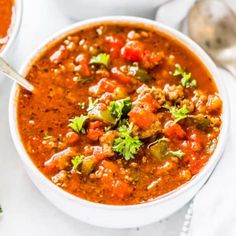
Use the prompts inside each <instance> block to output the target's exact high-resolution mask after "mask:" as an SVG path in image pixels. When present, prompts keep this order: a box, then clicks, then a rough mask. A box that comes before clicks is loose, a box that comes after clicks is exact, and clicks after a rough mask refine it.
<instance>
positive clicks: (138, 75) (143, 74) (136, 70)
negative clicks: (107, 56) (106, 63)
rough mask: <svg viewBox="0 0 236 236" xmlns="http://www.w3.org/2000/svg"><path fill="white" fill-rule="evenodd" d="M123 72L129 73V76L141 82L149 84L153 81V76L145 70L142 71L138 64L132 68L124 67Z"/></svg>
mask: <svg viewBox="0 0 236 236" xmlns="http://www.w3.org/2000/svg"><path fill="white" fill-rule="evenodd" d="M120 69H121V71H123V72H125V73H128V75H130V76H133V77H134V78H135V79H137V80H140V81H141V82H144V83H145V82H148V81H150V80H151V78H152V77H151V76H150V75H149V74H148V72H147V71H146V70H144V69H141V68H140V67H139V66H138V64H137V63H134V64H133V65H132V66H122V67H121V68H120Z"/></svg>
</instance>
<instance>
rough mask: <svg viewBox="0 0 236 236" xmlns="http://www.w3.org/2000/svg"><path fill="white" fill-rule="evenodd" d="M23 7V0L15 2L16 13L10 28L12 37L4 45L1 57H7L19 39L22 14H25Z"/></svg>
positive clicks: (0, 53) (0, 52)
mask: <svg viewBox="0 0 236 236" xmlns="http://www.w3.org/2000/svg"><path fill="white" fill-rule="evenodd" d="M22 5H23V3H22V0H15V1H14V11H13V16H12V25H11V28H10V37H9V40H8V42H7V43H6V45H4V47H3V48H2V50H1V51H0V56H1V57H4V56H7V53H8V52H9V51H10V49H11V48H12V46H13V44H14V42H15V40H16V38H17V35H18V32H19V29H20V25H21V20H22V13H23V6H22Z"/></svg>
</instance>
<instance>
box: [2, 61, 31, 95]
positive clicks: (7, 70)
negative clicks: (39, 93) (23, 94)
mask: <svg viewBox="0 0 236 236" xmlns="http://www.w3.org/2000/svg"><path fill="white" fill-rule="evenodd" d="M0 73H2V74H4V75H6V76H7V77H8V78H10V79H12V80H14V81H16V82H17V83H19V84H20V85H21V86H22V87H24V88H25V89H27V90H28V91H31V92H32V91H33V89H34V87H33V85H32V84H31V83H29V82H28V81H27V80H26V79H25V78H23V77H22V76H21V75H20V74H18V73H17V72H16V71H15V70H14V69H13V68H12V67H11V66H10V65H8V63H7V62H6V61H5V60H4V59H3V58H1V57H0Z"/></svg>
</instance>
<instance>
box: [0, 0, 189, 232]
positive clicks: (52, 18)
mask: <svg viewBox="0 0 236 236" xmlns="http://www.w3.org/2000/svg"><path fill="white" fill-rule="evenodd" d="M55 3H56V0H37V1H33V0H24V16H23V22H22V27H21V30H20V33H19V37H18V39H17V42H16V47H15V48H14V49H13V50H12V52H11V54H10V55H9V56H8V61H9V62H10V63H11V64H12V65H14V66H15V67H16V68H19V67H20V65H21V64H22V62H23V61H24V60H25V58H26V57H27V56H28V55H29V54H30V53H31V51H32V50H33V49H34V48H35V47H36V46H37V45H38V44H39V43H41V42H42V41H43V40H44V39H45V38H47V37H48V36H49V35H51V34H52V33H54V32H56V31H57V30H59V29H61V28H63V27H64V26H66V25H68V24H70V23H72V22H71V21H70V20H69V19H67V18H65V16H63V14H62V13H61V12H60V11H59V9H58V8H57V6H56V5H55ZM0 80H1V81H0V114H1V115H0V130H1V134H0V163H1V165H0V173H1V178H0V203H1V205H2V207H3V210H4V214H3V215H2V216H1V217H0V235H1V236H15V235H24V236H31V235H34V236H42V235H50V236H74V235H83V236H86V235H94V236H100V235H103V236H108V235H109V236H110V235H112V236H121V235H122V236H126V235H127V236H132V235H138V236H141V235H149V236H154V235H155V236H156V235H160V236H162V235H163V236H177V235H179V233H180V231H181V227H182V224H183V220H184V215H185V212H186V209H187V207H184V208H183V209H181V210H180V211H178V212H177V213H175V214H174V215H172V216H170V217H169V218H167V219H165V220H163V221H161V222H157V223H155V224H152V225H149V226H145V227H142V228H140V229H126V230H115V229H103V228H98V227H94V226H90V225H87V224H85V223H82V222H80V221H77V220H75V219H73V218H71V217H69V216H67V215H65V214H64V213H62V212H61V211H59V210H58V209H57V208H55V207H54V206H53V205H52V204H51V203H50V202H48V201H47V200H46V199H45V198H44V197H43V196H42V195H41V193H40V192H39V191H38V190H37V189H36V187H35V186H34V185H33V184H32V182H31V181H30V179H29V177H28V176H27V174H26V172H25V170H24V168H23V164H22V163H21V161H20V159H19V157H18V155H17V153H16V151H15V148H14V145H13V143H12V140H11V136H10V131H9V126H8V98H9V92H10V87H11V82H10V81H8V80H6V79H3V78H0Z"/></svg>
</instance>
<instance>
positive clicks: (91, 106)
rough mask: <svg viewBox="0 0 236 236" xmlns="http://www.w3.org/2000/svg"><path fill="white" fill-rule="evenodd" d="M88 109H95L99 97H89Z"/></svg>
mask: <svg viewBox="0 0 236 236" xmlns="http://www.w3.org/2000/svg"><path fill="white" fill-rule="evenodd" d="M88 102H89V103H88V109H87V112H89V111H91V110H93V109H94V107H95V106H96V105H97V104H98V99H95V100H94V101H93V99H92V98H91V97H88Z"/></svg>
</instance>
